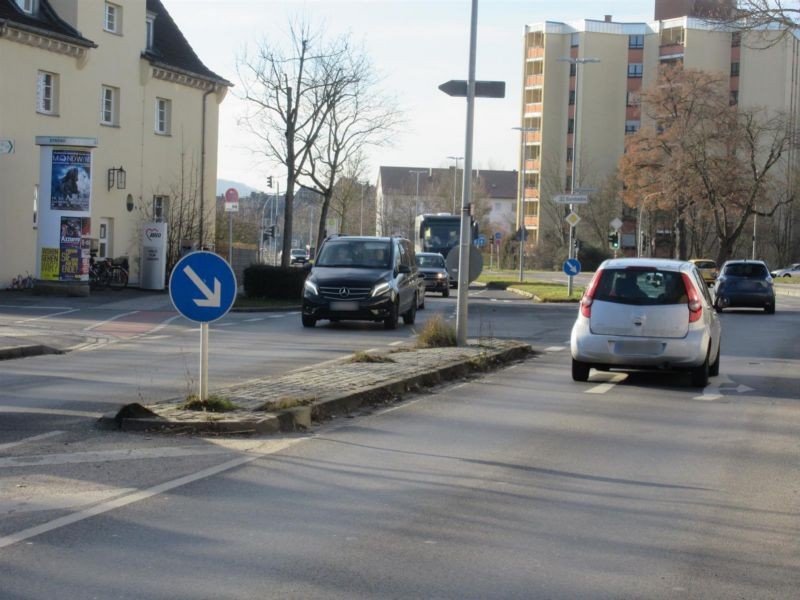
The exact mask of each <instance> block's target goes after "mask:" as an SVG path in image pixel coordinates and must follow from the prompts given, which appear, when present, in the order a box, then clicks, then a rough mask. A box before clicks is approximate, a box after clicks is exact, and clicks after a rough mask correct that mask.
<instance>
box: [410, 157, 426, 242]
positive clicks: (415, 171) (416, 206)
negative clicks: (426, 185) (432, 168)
mask: <svg viewBox="0 0 800 600" xmlns="http://www.w3.org/2000/svg"><path fill="white" fill-rule="evenodd" d="M427 172H428V170H427V169H423V170H419V169H412V170H410V171H409V173H412V174H414V175H416V176H417V193H416V195H415V196H414V218H412V219H411V236H409V237H410V238H411V239H412V240H413V239H414V238H413V236H414V219H415V218H416V216H417V215H418V214H419V176H420V175H423V174H425V173H427Z"/></svg>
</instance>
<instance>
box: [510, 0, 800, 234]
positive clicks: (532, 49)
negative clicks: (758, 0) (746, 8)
mask: <svg viewBox="0 0 800 600" xmlns="http://www.w3.org/2000/svg"><path fill="white" fill-rule="evenodd" d="M717 6H718V4H716V3H714V2H704V1H698V0H694V1H693V0H657V1H656V3H655V15H656V18H657V19H658V20H655V21H653V22H650V23H622V22H616V21H614V20H613V18H612V17H611V16H610V15H608V16H605V18H604V19H603V20H590V19H587V20H584V21H579V22H575V23H561V22H551V21H548V22H545V23H539V24H532V25H527V26H526V27H525V37H524V75H523V90H524V91H523V103H522V109H521V125H522V127H523V128H525V129H528V130H529V131H527V132H526V133H524V135H525V140H524V143H523V144H521V151H520V165H521V168H522V169H523V173H524V182H525V185H524V201H523V203H522V205H523V207H524V209H523V212H522V214H520V215H517V224H518V226H520V225H521V224H523V223H524V226H525V227H526V228H527V229H528V230H529V234H532V235H529V237H528V239H529V241H530V242H531V243H533V244H538V243H539V242H540V240H541V238H542V236H543V234H544V232H546V231H547V230H548V228H560V227H563V226H564V225H563V219H564V217H565V210H566V209H565V207H564V206H563V205H556V204H554V203H553V196H554V195H556V194H563V193H565V192H570V191H572V190H573V189H576V190H581V189H588V190H591V189H596V188H598V187H600V186H601V185H602V183H603V181H604V180H605V179H606V178H607V177H608V176H609V174H611V173H613V171H614V169H615V168H616V166H617V163H618V160H619V158H620V156H621V155H622V153H623V152H624V148H625V137H626V136H627V135H630V134H633V133H635V132H636V131H637V130H638V129H639V127H641V126H642V109H641V106H639V104H638V102H637V93H638V92H639V91H640V90H641V89H642V88H647V87H648V86H650V85H652V84H653V83H654V82H655V80H656V78H657V76H658V68H659V65H661V64H663V63H665V62H680V63H682V64H683V65H685V66H686V67H689V68H695V69H703V70H706V71H710V72H716V73H721V74H723V75H724V76H725V77H726V78H727V80H728V82H729V87H730V94H731V98H730V101H731V103H732V104H740V105H743V106H762V107H766V108H768V109H770V110H776V111H777V110H780V111H786V112H787V113H790V114H794V115H797V113H798V92H800V78H799V77H798V64H800V61H798V58H800V44H799V43H798V39H797V37H796V36H792V35H788V36H780V32H778V31H776V32H773V33H769V32H760V33H744V34H742V33H740V32H736V31H732V30H730V29H725V28H723V27H721V26H720V25H718V24H715V23H711V22H709V21H707V20H704V17H708V15H709V12H708V11H709V10H711V7H717ZM743 35H744V36H745V39H744V40H743V38H742V36H743ZM764 35H766V36H767V37H769V38H770V39H771V40H772V41H773V42H774V43H771V44H765V43H764V40H763V39H762V38H761V37H759V40H755V39H753V36H764ZM748 36H750V37H748ZM748 41H753V43H752V44H750V43H748ZM573 178H574V183H573ZM582 210H586V209H585V208H582V207H580V206H577V205H576V212H577V213H578V214H579V215H580V214H581V211H582ZM620 216H623V215H620ZM581 227H582V225H581V224H579V225H578V230H579V231H580V229H581ZM631 229H632V228H631ZM622 246H623V247H633V248H635V246H636V236H635V235H633V234H632V233H630V232H625V231H623V236H622Z"/></svg>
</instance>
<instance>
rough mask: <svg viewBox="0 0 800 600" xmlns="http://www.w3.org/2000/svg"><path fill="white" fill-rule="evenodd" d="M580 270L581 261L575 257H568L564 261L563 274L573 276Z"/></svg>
mask: <svg viewBox="0 0 800 600" xmlns="http://www.w3.org/2000/svg"><path fill="white" fill-rule="evenodd" d="M580 272H581V261H579V260H578V259H577V258H568V259H567V260H565V261H564V274H565V275H569V276H570V277H574V276H575V275H577V274H578V273H580Z"/></svg>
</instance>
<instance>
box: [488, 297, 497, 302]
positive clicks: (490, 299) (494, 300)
mask: <svg viewBox="0 0 800 600" xmlns="http://www.w3.org/2000/svg"><path fill="white" fill-rule="evenodd" d="M489 302H499V300H498V299H497V298H489Z"/></svg>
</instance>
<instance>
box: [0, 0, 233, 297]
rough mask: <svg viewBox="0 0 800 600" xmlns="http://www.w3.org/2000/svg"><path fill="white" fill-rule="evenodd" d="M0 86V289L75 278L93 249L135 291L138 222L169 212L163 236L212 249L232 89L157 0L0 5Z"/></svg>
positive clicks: (37, 0)
mask: <svg viewBox="0 0 800 600" xmlns="http://www.w3.org/2000/svg"><path fill="white" fill-rule="evenodd" d="M0 82H2V84H1V85H0V140H2V141H1V142H0V151H1V152H3V153H0V182H2V185H0V254H2V256H3V260H2V261H0V284H2V285H3V286H5V285H7V284H8V282H9V281H10V280H11V278H12V277H14V276H16V275H17V274H25V272H26V271H27V272H29V273H31V274H35V276H36V277H37V278H38V279H40V280H43V281H47V280H54V281H61V282H66V281H72V282H76V281H77V282H80V281H81V280H85V279H86V273H87V268H88V251H89V248H90V246H92V245H93V246H94V247H95V248H96V250H97V253H98V254H99V256H100V257H106V256H107V257H112V256H118V255H127V256H128V257H129V261H130V265H131V270H132V273H131V280H132V281H134V282H135V281H136V280H137V278H138V271H139V263H140V257H141V248H142V241H141V240H142V236H143V224H144V223H147V222H150V221H156V222H157V221H163V220H165V219H166V218H167V215H169V214H174V212H175V211H174V210H172V209H174V208H176V207H178V205H181V207H182V208H183V209H184V212H183V214H184V218H182V219H181V227H182V228H183V229H182V231H181V232H180V233H179V232H177V231H175V232H170V235H171V236H173V237H174V236H177V235H180V236H181V237H186V238H194V239H192V240H189V241H194V242H195V243H201V237H202V242H209V241H211V240H213V227H214V218H213V215H214V201H215V193H214V190H215V181H216V164H217V159H216V155H217V124H218V106H219V103H220V102H222V100H223V98H224V97H225V94H226V92H227V89H228V87H229V86H230V83H229V82H228V81H226V80H225V79H224V78H222V77H220V76H219V75H217V74H215V73H213V72H212V71H211V70H209V69H208V68H207V67H206V66H205V65H204V64H203V63H202V62H201V61H200V59H199V58H198V57H197V55H196V54H195V53H194V51H193V50H192V48H191V47H190V46H189V44H188V43H187V41H186V39H185V38H184V37H183V35H182V34H181V32H180V30H179V29H178V27H177V25H176V24H175V22H174V21H173V19H172V18H171V17H170V15H169V13H168V12H167V11H166V9H165V8H164V6H163V5H162V4H161V2H160V0H146V2H145V1H144V0H114V1H113V2H111V1H102V0H92V1H91V2H89V1H83V0H0ZM187 206H189V207H191V210H190V211H189V212H186V210H185V209H186V207H187ZM201 215H204V216H205V219H203V218H201ZM201 230H202V233H201Z"/></svg>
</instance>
